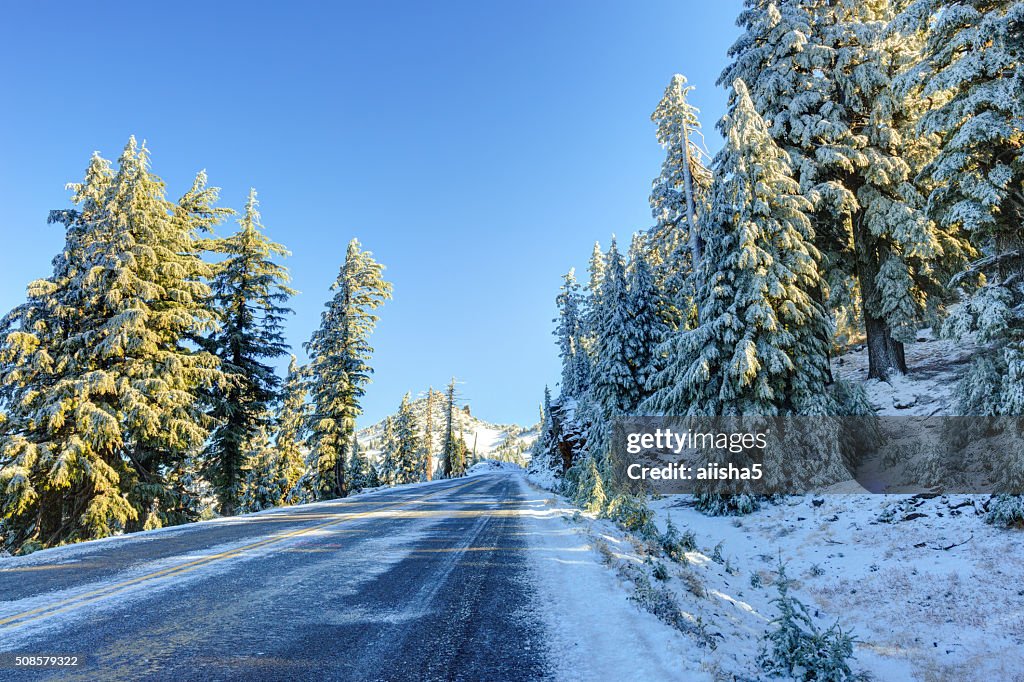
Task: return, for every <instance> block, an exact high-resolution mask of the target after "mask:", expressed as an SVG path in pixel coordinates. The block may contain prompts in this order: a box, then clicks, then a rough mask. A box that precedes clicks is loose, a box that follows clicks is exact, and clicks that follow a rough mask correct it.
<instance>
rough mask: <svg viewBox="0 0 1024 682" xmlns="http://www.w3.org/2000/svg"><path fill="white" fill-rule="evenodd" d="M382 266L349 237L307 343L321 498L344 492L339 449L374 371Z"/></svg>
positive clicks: (385, 293) (387, 288)
mask: <svg viewBox="0 0 1024 682" xmlns="http://www.w3.org/2000/svg"><path fill="white" fill-rule="evenodd" d="M383 270H384V268H383V266H381V265H380V264H379V263H377V262H376V261H375V260H374V259H373V256H372V254H371V253H370V252H369V251H363V250H362V249H361V248H360V245H359V241H358V240H356V239H353V240H352V241H351V242H349V245H348V251H347V253H346V255H345V263H344V264H343V265H342V266H341V272H340V273H339V274H338V278H337V280H335V282H334V284H333V286H332V287H331V290H332V291H334V292H335V293H334V297H333V298H332V299H331V300H330V301H329V302H328V303H327V305H326V310H325V311H324V312H323V314H322V315H321V321H320V328H319V329H318V330H317V331H315V332H314V333H313V336H312V338H311V339H310V340H309V342H308V343H307V344H306V349H307V352H308V354H309V361H310V367H309V375H310V377H311V384H310V397H311V399H312V403H313V410H312V414H311V415H310V424H309V431H310V438H309V444H310V449H311V454H312V458H313V460H314V462H313V463H314V464H315V471H316V484H315V489H316V491H317V496H318V497H319V498H320V499H324V498H331V497H344V496H345V495H346V494H347V493H348V486H347V483H346V481H345V454H344V453H345V448H346V447H347V445H348V444H349V443H350V442H351V440H352V435H353V434H354V433H355V424H356V417H357V416H359V414H361V412H362V408H361V407H360V404H359V400H360V398H362V396H363V394H364V392H365V390H366V389H365V387H366V384H368V383H369V381H370V374H371V373H372V372H373V369H372V367H370V365H369V361H370V358H371V356H372V354H373V348H372V347H371V346H370V344H369V337H370V334H371V333H372V331H373V328H374V326H375V325H376V323H377V319H378V317H377V315H376V314H374V312H373V311H374V310H376V309H377V308H379V307H380V306H381V305H383V303H384V301H385V300H387V299H389V298H391V284H390V283H389V282H386V281H384V279H383V277H382V273H383Z"/></svg>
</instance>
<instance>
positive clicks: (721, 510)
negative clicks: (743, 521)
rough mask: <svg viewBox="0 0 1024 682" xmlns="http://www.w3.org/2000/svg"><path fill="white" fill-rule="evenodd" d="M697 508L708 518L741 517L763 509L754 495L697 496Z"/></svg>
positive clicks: (703, 494)
mask: <svg viewBox="0 0 1024 682" xmlns="http://www.w3.org/2000/svg"><path fill="white" fill-rule="evenodd" d="M696 507H697V511H699V512H702V513H704V514H707V515H708V516H741V515H744V514H752V513H753V512H756V511H757V510H758V509H760V508H761V501H760V500H759V499H758V498H757V497H755V496H754V495H746V494H744V495H720V494H718V493H702V494H700V495H697V504H696Z"/></svg>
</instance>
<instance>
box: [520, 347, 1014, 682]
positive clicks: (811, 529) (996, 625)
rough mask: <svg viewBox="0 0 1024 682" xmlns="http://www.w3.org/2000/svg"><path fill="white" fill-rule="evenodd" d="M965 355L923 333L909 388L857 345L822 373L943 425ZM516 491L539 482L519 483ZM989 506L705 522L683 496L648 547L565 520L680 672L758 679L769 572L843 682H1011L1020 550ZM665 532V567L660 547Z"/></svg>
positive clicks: (899, 503)
mask: <svg viewBox="0 0 1024 682" xmlns="http://www.w3.org/2000/svg"><path fill="white" fill-rule="evenodd" d="M973 352H974V348H973V345H972V344H970V343H955V342H951V341H947V340H941V339H935V338H934V337H933V335H932V334H930V333H929V332H927V331H924V332H921V333H920V334H919V335H918V339H917V342H916V343H914V344H910V345H908V346H907V360H908V364H909V365H910V367H911V372H912V373H911V374H910V375H908V376H905V377H898V378H893V379H891V380H889V381H878V380H868V379H867V351H866V349H864V348H854V349H853V350H852V351H850V352H848V353H846V354H844V355H842V356H840V357H838V358H836V359H835V360H834V361H833V370H834V372H835V374H836V375H837V377H838V378H842V379H846V380H850V381H856V382H859V383H861V384H862V385H863V386H864V388H865V390H866V392H867V394H868V396H869V399H870V401H871V402H872V404H873V406H874V407H875V410H876V412H877V413H878V414H879V415H881V416H899V415H914V416H938V415H951V414H954V413H955V407H954V403H953V399H952V389H953V387H954V385H955V377H956V375H957V373H958V372H961V371H962V369H963V366H964V364H965V363H966V362H967V361H968V360H970V358H971V355H972V353H973ZM864 465H865V466H879V463H877V462H874V463H872V462H865V463H864ZM530 480H531V481H532V482H533V483H534V484H535V485H540V486H542V487H548V486H549V485H550V481H548V480H545V479H544V477H543V476H537V475H535V474H533V473H531V475H530ZM563 502H566V501H564V500H563ZM987 502H988V496H983V495H942V494H931V493H929V494H918V495H880V494H849V495H846V494H824V495H804V496H790V497H788V498H785V499H784V500H783V501H782V502H781V503H778V504H766V505H764V506H763V507H762V508H761V509H760V510H758V511H755V512H754V513H752V514H749V515H746V516H739V517H735V516H708V515H705V514H703V513H700V512H699V511H697V510H696V509H695V508H694V502H693V498H692V497H690V496H683V495H669V496H665V497H660V498H659V497H655V498H653V499H651V500H650V502H649V505H650V510H651V512H653V522H654V525H655V527H656V529H657V530H656V533H657V536H655V537H653V538H652V536H651V535H650V533H649V532H648V533H647V534H646V535H645V534H644V533H643V532H638V531H634V532H633V533H626V532H625V531H624V530H623V529H622V528H621V527H620V526H617V525H616V524H615V523H613V522H612V521H609V520H606V519H600V518H597V517H595V515H592V514H585V513H581V512H577V513H576V514H575V515H574V519H575V521H576V523H575V530H576V531H577V532H578V533H580V534H581V535H583V536H584V537H585V538H586V539H587V540H588V542H589V545H590V547H592V548H594V549H597V550H598V551H599V552H600V553H601V554H602V555H603V556H604V558H605V563H606V565H607V566H608V568H609V570H611V571H614V572H615V573H616V574H617V575H618V576H619V578H620V580H621V584H622V586H623V588H624V589H625V590H626V591H627V593H629V594H630V595H631V598H632V599H633V600H634V601H635V602H636V603H637V604H638V606H639V607H641V608H642V609H644V610H647V611H651V612H652V613H655V615H658V616H659V617H660V618H661V620H662V621H663V622H665V623H666V624H667V625H668V626H669V627H671V628H673V629H675V630H677V631H678V632H679V634H680V635H681V636H682V637H683V638H684V640H688V641H690V642H691V643H692V646H691V648H690V652H691V653H690V655H689V656H688V657H687V658H688V660H687V661H686V662H685V663H681V665H682V666H688V667H692V666H694V665H696V666H698V667H699V669H700V670H701V671H703V672H705V673H707V674H708V677H709V678H710V679H715V680H737V679H740V680H746V679H764V670H763V669H762V667H761V666H760V663H759V656H761V655H762V652H763V651H765V646H766V645H765V635H766V633H767V632H769V631H770V630H772V628H773V627H774V625H773V623H772V621H773V619H775V618H776V617H777V616H778V614H779V610H778V604H777V602H775V601H773V600H775V599H776V598H777V597H778V580H779V573H778V569H779V566H780V565H783V566H784V567H785V572H786V576H787V578H788V580H790V581H792V583H791V585H790V588H789V589H790V594H791V595H793V596H795V597H796V598H797V599H799V600H800V601H801V602H803V603H804V604H805V605H807V607H808V615H809V617H810V619H811V622H813V623H814V625H815V627H817V628H818V631H819V632H823V631H826V630H827V629H828V628H829V627H830V626H832V625H833V624H836V623H838V624H839V626H840V627H841V628H842V630H843V632H845V633H851V634H852V635H853V637H854V638H855V640H856V644H855V647H854V659H853V661H852V668H853V670H854V671H861V672H866V673H868V674H869V675H870V676H871V677H872V679H875V680H929V681H930V680H935V681H945V680H950V681H954V680H955V681H957V682H961V681H967V680H976V681H978V682H981V681H987V680H1024V616H1022V612H1021V610H1020V604H1021V598H1022V595H1024V592H1022V591H1021V585H1022V584H1024V567H1022V565H1021V564H1020V562H1019V561H1007V560H1006V558H1007V557H1020V556H1022V555H1024V537H1022V536H1021V535H1020V533H1014V532H1008V531H1006V530H1004V529H1000V528H997V527H994V526H992V525H989V524H986V523H985V521H984V513H985V506H986V504H987ZM670 524H671V526H672V527H674V528H675V530H674V531H671V532H669V527H670ZM670 535H671V536H672V537H675V538H676V539H677V540H678V544H677V545H674V547H678V548H680V549H679V551H678V552H677V553H676V559H675V560H673V559H672V558H670V557H669V556H668V555H667V553H666V550H665V545H664V540H663V539H664V538H665V537H667V536H670ZM681 679H689V677H685V676H684V677H682V678H681ZM693 679H698V676H696V675H694V676H693Z"/></svg>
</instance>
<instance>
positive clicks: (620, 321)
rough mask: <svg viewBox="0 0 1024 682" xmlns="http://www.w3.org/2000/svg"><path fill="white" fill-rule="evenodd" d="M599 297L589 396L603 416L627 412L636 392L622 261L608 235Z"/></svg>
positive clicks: (626, 292)
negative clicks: (592, 397) (609, 242)
mask: <svg viewBox="0 0 1024 682" xmlns="http://www.w3.org/2000/svg"><path fill="white" fill-rule="evenodd" d="M604 270H605V274H604V278H603V281H602V283H601V298H600V303H599V306H598V308H597V309H596V311H595V316H594V322H595V327H594V333H595V336H596V343H595V360H594V370H593V371H594V381H593V396H594V399H595V401H596V402H597V404H598V405H599V406H600V407H601V409H602V411H603V415H604V417H605V418H611V417H613V416H617V415H622V414H628V413H629V412H630V411H631V410H632V409H633V407H635V406H636V403H637V400H638V397H639V396H638V394H637V389H636V384H635V382H634V380H633V373H632V370H631V368H630V356H629V347H628V335H629V327H630V323H631V321H630V318H629V299H628V290H627V283H626V263H625V261H624V259H623V258H622V254H620V253H619V249H618V246H617V245H616V243H615V239H614V237H613V238H612V243H611V246H610V247H609V249H608V254H607V256H606V260H605V267H604Z"/></svg>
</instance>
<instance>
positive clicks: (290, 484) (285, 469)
mask: <svg viewBox="0 0 1024 682" xmlns="http://www.w3.org/2000/svg"><path fill="white" fill-rule="evenodd" d="M304 369H305V368H303V367H300V366H299V362H298V360H297V359H296V358H295V356H294V355H293V356H291V361H290V362H289V363H288V374H287V376H286V377H285V380H284V385H283V386H282V387H281V402H280V404H279V405H278V408H277V418H276V426H277V433H276V435H275V438H274V447H275V448H277V462H278V466H279V467H280V471H279V475H280V476H281V478H283V479H284V481H285V490H286V491H287V493H286V495H285V498H284V501H285V502H286V503H288V504H296V503H298V502H305V501H311V500H312V499H314V495H313V489H312V487H311V486H305V485H303V483H305V482H306V481H308V480H309V479H308V478H304V476H305V474H306V473H307V471H306V453H305V449H306V429H307V426H308V423H309V403H308V402H307V400H306V398H307V389H306V383H307V380H306V377H305V371H304ZM300 482H301V483H300Z"/></svg>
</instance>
